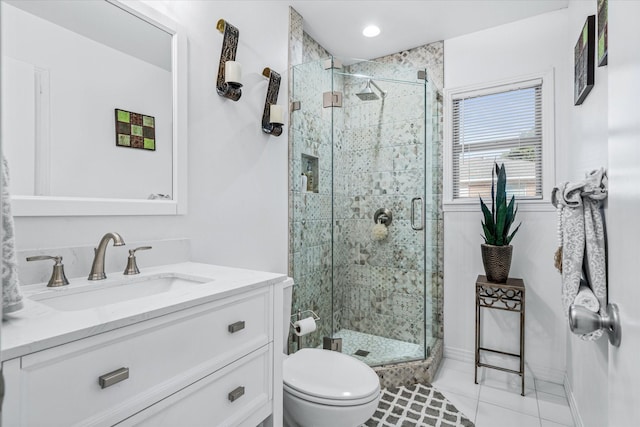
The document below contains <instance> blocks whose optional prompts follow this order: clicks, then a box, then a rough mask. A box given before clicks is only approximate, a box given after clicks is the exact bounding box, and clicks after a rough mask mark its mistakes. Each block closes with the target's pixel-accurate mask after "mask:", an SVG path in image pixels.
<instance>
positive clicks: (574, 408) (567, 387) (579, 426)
mask: <svg viewBox="0 0 640 427" xmlns="http://www.w3.org/2000/svg"><path fill="white" fill-rule="evenodd" d="M563 385H564V393H565V394H566V395H567V400H568V401H569V408H570V409H571V415H572V416H573V422H574V424H575V426H576V427H584V423H583V422H582V417H580V412H578V405H577V403H576V399H575V397H574V395H573V389H572V388H571V383H570V382H569V377H568V376H567V375H566V374H565V376H564V383H563Z"/></svg>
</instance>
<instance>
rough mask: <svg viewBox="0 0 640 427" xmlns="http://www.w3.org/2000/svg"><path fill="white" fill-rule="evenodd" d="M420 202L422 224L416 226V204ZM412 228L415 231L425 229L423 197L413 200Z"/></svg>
mask: <svg viewBox="0 0 640 427" xmlns="http://www.w3.org/2000/svg"><path fill="white" fill-rule="evenodd" d="M418 200H419V201H420V223H419V224H417V225H416V202H417V201H418ZM411 228H413V229H414V230H422V229H424V200H423V199H422V197H414V198H413V199H411Z"/></svg>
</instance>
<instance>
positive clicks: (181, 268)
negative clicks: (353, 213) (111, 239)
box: [1, 262, 287, 361]
mask: <svg viewBox="0 0 640 427" xmlns="http://www.w3.org/2000/svg"><path fill="white" fill-rule="evenodd" d="M172 273H175V274H180V275H183V276H184V277H187V278H188V277H193V278H197V279H199V281H200V282H204V283H197V284H193V285H191V286H183V287H180V288H178V289H175V290H170V291H167V292H160V293H156V294H153V295H150V296H144V297H138V298H133V299H130V300H126V301H122V302H117V303H112V304H108V305H102V306H99V307H94V308H86V309H80V310H68V309H66V310H58V309H54V308H52V307H50V306H49V305H47V304H46V301H44V300H42V298H43V297H48V296H51V295H53V296H54V297H55V298H58V295H57V293H60V294H62V295H64V294H79V293H82V292H91V291H92V290H94V289H96V290H97V288H98V287H101V289H105V288H107V287H111V286H119V285H123V286H136V283H135V282H137V281H144V279H145V278H149V276H156V277H160V276H163V275H167V274H172ZM107 276H108V277H107V278H106V279H104V280H100V281H88V280H87V279H86V278H77V279H71V280H70V282H71V284H69V285H67V286H62V287H59V288H47V287H46V283H43V284H37V285H29V286H24V287H23V293H24V308H23V309H22V310H20V311H17V312H15V313H10V314H7V315H6V316H5V318H4V319H3V322H2V340H1V358H2V360H3V361H4V360H9V359H13V358H16V357H20V356H23V355H25V354H29V353H33V352H36V351H40V350H44V349H47V348H50V347H54V346H57V345H61V344H65V343H68V342H71V341H74V340H78V339H82V338H86V337H89V336H92V335H96V334H98V333H102V332H107V331H110V330H113V329H116V328H121V327H123V326H128V325H132V324H134V323H138V322H142V321H144V320H148V319H151V318H154V317H158V316H162V315H165V314H168V313H173V312H176V311H179V310H183V309H186V308H189V307H193V306H195V305H198V304H203V303H206V302H210V301H215V300H218V299H221V298H225V297H228V296H231V295H235V294H238V293H240V292H244V291H249V290H252V289H258V288H260V287H264V286H269V285H272V284H276V283H279V282H282V281H284V280H286V279H287V276H286V275H284V274H277V273H267V272H262V271H253V270H244V269H239V268H230V267H222V266H217V265H210V264H200V263H193V262H185V263H179V264H170V265H164V266H160V267H152V268H146V269H145V271H143V272H141V274H139V275H135V276H124V275H122V273H111V274H107ZM128 282H132V283H128ZM54 293H55V294H54ZM38 299H41V301H43V302H44V303H43V302H39V301H38Z"/></svg>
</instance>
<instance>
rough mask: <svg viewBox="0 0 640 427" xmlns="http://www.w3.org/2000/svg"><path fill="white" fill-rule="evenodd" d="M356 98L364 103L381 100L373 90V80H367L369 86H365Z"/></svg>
mask: <svg viewBox="0 0 640 427" xmlns="http://www.w3.org/2000/svg"><path fill="white" fill-rule="evenodd" d="M356 96H357V97H358V98H360V99H361V100H362V101H374V100H376V99H380V97H379V96H378V94H377V93H375V92H374V91H373V89H372V88H371V79H368V80H367V84H366V85H365V87H364V89H362V90H361V91H360V92H358V93H356Z"/></svg>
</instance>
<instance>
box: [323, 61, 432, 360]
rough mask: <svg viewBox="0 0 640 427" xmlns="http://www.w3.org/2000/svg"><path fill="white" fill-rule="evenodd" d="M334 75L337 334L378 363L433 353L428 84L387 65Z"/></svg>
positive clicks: (345, 345)
mask: <svg viewBox="0 0 640 427" xmlns="http://www.w3.org/2000/svg"><path fill="white" fill-rule="evenodd" d="M333 75H334V77H333V80H334V83H333V86H334V88H335V87H338V88H341V90H342V91H343V98H342V99H343V102H342V107H341V110H340V112H339V115H338V116H336V111H335V110H336V109H335V108H334V118H333V198H334V204H333V209H334V215H333V216H334V228H333V252H334V256H333V271H334V281H333V302H334V310H333V319H334V329H333V332H334V333H333V336H334V337H335V338H342V351H343V352H344V353H347V354H352V355H354V356H355V357H357V358H359V359H361V360H363V361H364V362H366V363H368V364H370V365H382V364H388V363H397V362H402V361H409V360H419V359H424V358H425V357H426V356H427V355H426V350H425V349H426V344H427V343H426V336H425V335H426V334H427V330H426V326H427V322H426V311H427V308H426V307H427V306H429V311H431V307H430V305H431V299H430V298H427V297H428V295H427V292H426V279H427V269H426V266H425V264H426V251H425V248H426V244H425V237H426V234H427V230H426V228H427V227H425V223H426V222H427V221H426V219H427V215H426V214H425V197H426V193H427V192H426V181H427V173H426V171H427V169H428V167H427V160H426V157H427V156H426V154H427V153H426V148H427V147H426V139H425V138H426V126H425V124H426V114H427V111H426V96H427V87H426V82H425V80H423V79H418V78H417V71H416V70H411V69H407V68H404V67H398V66H395V65H392V64H385V63H377V62H360V63H356V64H352V65H350V66H348V67H345V68H343V69H335V70H333ZM380 211H382V212H388V214H387V215H386V216H387V218H388V219H387V220H386V223H387V225H386V226H383V227H381V226H380V225H378V224H377V223H376V221H375V220H374V216H375V214H376V212H380ZM376 228H377V230H376ZM376 231H377V234H376ZM385 234H386V236H385ZM428 279H429V280H430V279H431V275H430V274H429V276H428ZM429 332H430V331H429ZM429 335H430V333H429Z"/></svg>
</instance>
